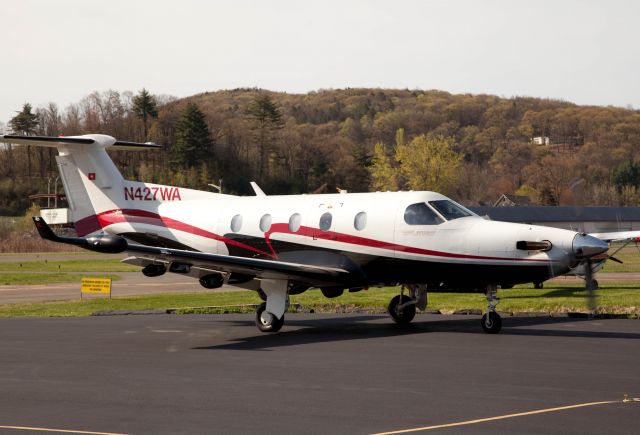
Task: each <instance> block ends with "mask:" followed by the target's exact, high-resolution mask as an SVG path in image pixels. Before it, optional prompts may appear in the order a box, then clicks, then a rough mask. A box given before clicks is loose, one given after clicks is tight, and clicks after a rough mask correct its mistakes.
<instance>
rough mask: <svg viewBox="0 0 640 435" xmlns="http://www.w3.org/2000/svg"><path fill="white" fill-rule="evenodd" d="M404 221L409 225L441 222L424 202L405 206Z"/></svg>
mask: <svg viewBox="0 0 640 435" xmlns="http://www.w3.org/2000/svg"><path fill="white" fill-rule="evenodd" d="M404 221H405V222H406V223H407V224H409V225H438V224H441V223H442V222H443V221H442V218H441V217H439V216H438V215H437V214H436V213H435V212H434V211H433V210H431V208H430V207H429V206H428V205H427V204H425V203H424V202H419V203H417V204H411V205H410V206H409V207H407V209H406V210H405V211H404Z"/></svg>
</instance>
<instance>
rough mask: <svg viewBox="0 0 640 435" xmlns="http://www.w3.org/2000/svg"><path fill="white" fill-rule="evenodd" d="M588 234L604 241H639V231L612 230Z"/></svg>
mask: <svg viewBox="0 0 640 435" xmlns="http://www.w3.org/2000/svg"><path fill="white" fill-rule="evenodd" d="M589 235H590V236H593V237H597V238H599V239H600V240H604V241H605V242H626V241H633V240H634V239H636V240H639V241H640V231H614V232H608V233H589Z"/></svg>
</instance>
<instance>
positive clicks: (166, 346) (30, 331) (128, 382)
mask: <svg viewBox="0 0 640 435" xmlns="http://www.w3.org/2000/svg"><path fill="white" fill-rule="evenodd" d="M253 321H254V320H253V316H252V315H188V316H186V315H185V316H180V315H145V316H113V317H88V318H1V319H0V343H1V347H0V385H1V388H0V434H5V433H7V434H9V433H17V434H23V433H31V432H32V431H31V430H25V429H10V428H7V427H23V428H32V429H35V428H39V429H44V428H46V429H59V430H60V429H63V430H76V431H78V430H83V431H90V432H102V433H127V434H159V433H160V434H161V433H189V434H199V433H257V432H259V433H305V434H327V433H354V434H366V433H377V432H384V431H397V430H411V429H416V428H425V427H426V428H429V427H433V426H434V425H435V426H438V425H450V424H456V423H460V422H464V425H460V426H447V427H440V428H438V429H433V430H429V433H432V432H435V433H442V434H466V433H469V434H471V433H473V434H514V433H517V434H541V433H545V434H595V433H610V434H637V433H638V427H639V425H638V424H639V423H640V402H634V401H630V402H626V403H623V402H622V399H623V395H624V394H625V393H627V394H628V395H629V397H631V398H633V397H640V371H639V370H638V361H640V321H639V320H602V319H598V320H588V319H566V318H560V319H558V318H505V319H504V328H503V332H502V333H501V334H499V335H486V334H484V333H482V332H481V328H480V325H479V318H478V317H477V316H465V317H463V318H461V317H460V316H442V315H419V316H417V317H416V319H415V321H414V324H412V325H410V326H409V327H408V328H400V327H397V325H394V324H393V323H392V322H391V321H390V320H389V319H388V318H387V317H386V316H376V315H320V314H288V315H287V319H286V323H285V326H284V327H283V329H282V331H281V332H280V333H277V334H263V333H260V332H258V331H257V329H256V328H255V325H254V323H253ZM600 402H610V403H600ZM573 405H579V407H575V408H566V407H567V406H573ZM532 411H542V412H540V413H535V412H534V413H531V412H532ZM523 413H524V414H523ZM501 416H507V417H506V418H502V417H501ZM488 417H501V418H499V419H492V420H482V419H484V418H488ZM478 419H480V421H476V420H478ZM422 432H424V431H418V432H417V433H422ZM33 433H36V432H33Z"/></svg>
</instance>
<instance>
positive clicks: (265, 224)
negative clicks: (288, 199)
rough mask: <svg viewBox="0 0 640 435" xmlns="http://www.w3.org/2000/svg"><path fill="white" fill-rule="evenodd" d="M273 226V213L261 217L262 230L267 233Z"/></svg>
mask: <svg viewBox="0 0 640 435" xmlns="http://www.w3.org/2000/svg"><path fill="white" fill-rule="evenodd" d="M269 228H271V215H270V214H265V215H264V216H262V217H261V218H260V231H262V232H263V233H266V232H267V231H269Z"/></svg>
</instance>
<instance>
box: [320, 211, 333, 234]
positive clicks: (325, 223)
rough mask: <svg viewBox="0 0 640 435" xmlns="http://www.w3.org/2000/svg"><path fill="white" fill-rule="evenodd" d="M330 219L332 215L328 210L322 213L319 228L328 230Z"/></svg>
mask: <svg viewBox="0 0 640 435" xmlns="http://www.w3.org/2000/svg"><path fill="white" fill-rule="evenodd" d="M332 219H333V217H332V216H331V213H329V212H327V213H324V214H323V215H322V216H320V223H319V226H320V229H321V230H322V231H329V228H331V221H332Z"/></svg>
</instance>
